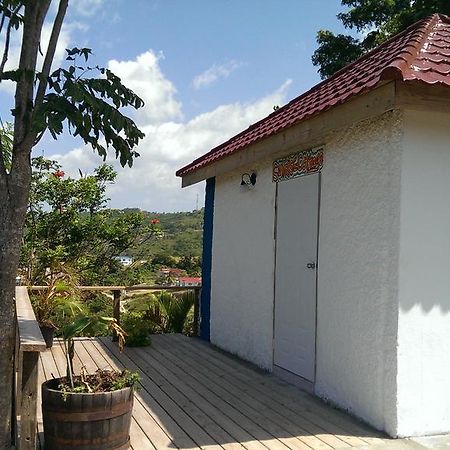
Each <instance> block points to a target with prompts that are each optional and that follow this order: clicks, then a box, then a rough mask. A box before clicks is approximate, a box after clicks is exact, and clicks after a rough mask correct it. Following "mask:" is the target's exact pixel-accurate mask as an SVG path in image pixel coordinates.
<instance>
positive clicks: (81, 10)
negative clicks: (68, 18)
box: [70, 0, 105, 17]
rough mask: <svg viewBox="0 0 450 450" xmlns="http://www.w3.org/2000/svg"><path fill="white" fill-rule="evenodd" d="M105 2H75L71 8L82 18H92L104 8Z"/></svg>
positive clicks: (89, 0) (80, 0)
mask: <svg viewBox="0 0 450 450" xmlns="http://www.w3.org/2000/svg"><path fill="white" fill-rule="evenodd" d="M104 2H105V0H75V1H74V2H71V3H70V5H71V7H73V8H74V10H75V12H76V13H78V14H80V15H81V16H85V17H91V16H93V15H94V14H96V13H97V11H98V10H99V9H100V8H101V7H102V6H103V3H104Z"/></svg>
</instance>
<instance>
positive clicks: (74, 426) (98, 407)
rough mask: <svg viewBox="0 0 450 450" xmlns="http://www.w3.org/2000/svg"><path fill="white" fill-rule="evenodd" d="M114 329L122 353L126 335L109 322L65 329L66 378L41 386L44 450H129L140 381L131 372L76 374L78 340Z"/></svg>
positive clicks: (85, 321)
mask: <svg viewBox="0 0 450 450" xmlns="http://www.w3.org/2000/svg"><path fill="white" fill-rule="evenodd" d="M106 329H108V330H110V331H113V332H114V333H116V335H117V336H118V338H119V339H118V342H119V349H120V350H122V349H123V344H124V337H125V335H124V331H123V330H122V328H121V327H120V326H119V325H118V324H117V322H116V320H115V319H113V318H110V317H100V316H84V317H79V318H78V319H76V320H74V321H73V322H72V323H70V324H68V325H66V326H64V327H62V328H60V333H61V336H62V338H63V344H64V346H63V348H64V353H65V357H66V363H67V364H66V365H67V368H66V376H65V377H62V378H55V379H52V380H48V381H46V382H44V383H43V384H42V415H43V423H44V439H45V448H46V449H47V450H56V449H66V450H70V449H73V450H75V449H77V450H78V449H81V448H82V449H85V450H94V449H95V450H113V449H121V450H122V449H127V448H128V447H129V441H130V437H129V436H130V423H131V413H132V409H133V388H134V386H135V385H136V383H137V382H138V381H139V376H138V374H136V373H130V372H128V371H127V370H124V371H123V372H117V371H112V370H97V372H96V373H94V374H89V375H87V374H85V373H81V374H79V375H75V374H74V372H73V357H74V344H75V342H74V338H75V337H76V336H79V335H81V334H83V335H92V334H95V333H97V332H99V331H104V330H106Z"/></svg>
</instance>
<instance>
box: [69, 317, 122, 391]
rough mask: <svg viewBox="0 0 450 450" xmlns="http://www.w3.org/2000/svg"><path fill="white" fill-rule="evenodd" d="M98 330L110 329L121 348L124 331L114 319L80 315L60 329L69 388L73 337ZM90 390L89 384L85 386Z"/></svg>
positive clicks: (93, 333) (72, 380) (86, 334)
mask: <svg viewBox="0 0 450 450" xmlns="http://www.w3.org/2000/svg"><path fill="white" fill-rule="evenodd" d="M99 331H103V332H104V331H111V332H113V333H115V334H116V336H117V337H118V343H119V350H120V351H122V350H123V346H124V343H125V331H124V330H123V329H122V328H121V327H120V326H119V324H118V323H117V321H116V319H114V318H112V317H102V316H95V315H94V316H82V317H79V318H77V319H76V320H74V321H73V322H72V323H69V324H67V325H65V326H64V327H62V328H61V329H60V332H61V336H62V338H63V344H64V345H63V348H64V355H65V358H66V379H67V381H68V385H69V386H70V389H75V383H74V373H73V358H74V356H75V341H74V339H75V337H77V336H81V335H83V336H89V335H95V334H96V333H98V332H99ZM86 389H87V391H86V392H90V391H89V389H91V387H90V386H86Z"/></svg>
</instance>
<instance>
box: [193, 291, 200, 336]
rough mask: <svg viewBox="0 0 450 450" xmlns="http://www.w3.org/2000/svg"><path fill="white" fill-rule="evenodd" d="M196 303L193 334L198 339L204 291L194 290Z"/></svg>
mask: <svg viewBox="0 0 450 450" xmlns="http://www.w3.org/2000/svg"><path fill="white" fill-rule="evenodd" d="M194 293H195V301H194V323H193V326H192V333H193V335H194V336H195V337H198V331H199V322H200V298H201V295H202V289H201V288H196V289H194Z"/></svg>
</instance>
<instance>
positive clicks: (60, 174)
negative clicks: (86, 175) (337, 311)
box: [53, 169, 65, 178]
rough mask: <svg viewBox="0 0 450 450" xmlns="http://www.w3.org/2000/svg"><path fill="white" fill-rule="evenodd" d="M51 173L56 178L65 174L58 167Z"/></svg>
mask: <svg viewBox="0 0 450 450" xmlns="http://www.w3.org/2000/svg"><path fill="white" fill-rule="evenodd" d="M53 175H54V176H55V177H56V178H62V177H63V176H64V175H65V173H64V172H63V171H62V170H60V169H58V170H57V171H56V172H53Z"/></svg>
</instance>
